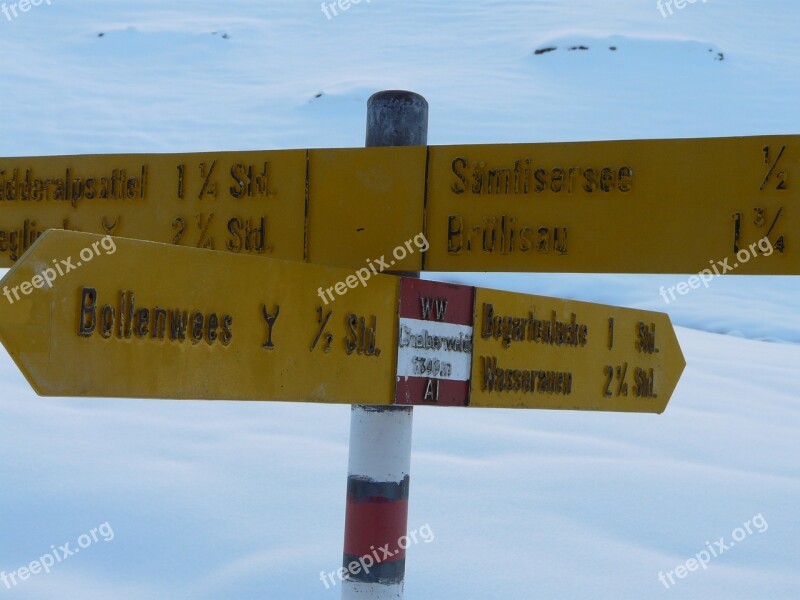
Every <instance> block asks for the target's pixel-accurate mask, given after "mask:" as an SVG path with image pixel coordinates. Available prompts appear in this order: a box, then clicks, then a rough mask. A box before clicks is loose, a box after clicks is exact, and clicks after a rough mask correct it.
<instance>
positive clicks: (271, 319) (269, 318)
mask: <svg viewBox="0 0 800 600" xmlns="http://www.w3.org/2000/svg"><path fill="white" fill-rule="evenodd" d="M261 312H262V313H263V315H264V320H265V321H266V322H267V341H266V342H264V343H263V344H261V347H262V348H266V349H268V350H272V349H273V348H274V347H275V344H274V343H273V342H272V328H273V326H274V325H275V321H277V320H278V315H279V314H280V312H281V307H280V305H278V304H276V305H275V314H274V315H271V314H269V313H268V312H267V305H266V304H262V305H261ZM312 349H313V348H312Z"/></svg>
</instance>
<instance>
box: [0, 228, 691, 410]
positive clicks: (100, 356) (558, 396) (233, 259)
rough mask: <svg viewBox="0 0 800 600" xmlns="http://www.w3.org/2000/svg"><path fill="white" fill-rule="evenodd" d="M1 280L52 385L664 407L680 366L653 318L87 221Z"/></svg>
mask: <svg viewBox="0 0 800 600" xmlns="http://www.w3.org/2000/svg"><path fill="white" fill-rule="evenodd" d="M87 259H88V260H87ZM56 265H61V266H60V267H59V268H60V271H61V273H62V274H58V275H56V274H55V273H57V271H56ZM66 265H69V267H67V266H66ZM337 282H345V283H344V285H346V286H347V287H348V291H347V293H346V294H345V295H343V296H340V297H338V298H337V299H336V300H335V302H333V303H328V304H325V303H323V302H322V301H321V300H320V296H319V293H318V292H319V289H320V288H323V289H324V288H327V287H328V286H330V285H333V284H335V283H337ZM0 290H2V293H3V295H4V297H3V298H0V302H2V304H3V309H2V311H0V341H2V343H3V345H4V346H5V347H6V349H7V350H8V352H9V354H10V355H11V356H12V358H13V359H14V361H15V362H16V363H17V365H18V366H19V368H20V369H21V370H22V372H23V373H24V374H25V376H26V377H27V378H28V380H29V381H30V383H31V385H32V386H33V388H34V389H35V390H36V391H37V393H39V394H41V395H49V396H101V397H135V398H197V399H210V400H213V399H219V400H285V401H309V400H310V401H316V402H331V403H347V404H356V403H358V404H371V405H390V404H402V405H430V406H445V405H446V406H469V407H492V408H558V409H574V410H608V411H631V412H651V413H660V412H662V411H663V410H664V408H665V407H666V404H667V401H668V400H669V397H670V395H671V393H672V390H673V389H674V387H675V385H676V383H677V381H678V378H679V376H680V374H681V372H682V370H683V367H684V360H683V356H682V354H681V351H680V348H679V346H678V343H677V340H676V338H675V334H674V331H673V329H672V327H671V324H670V322H669V318H668V317H667V315H664V314H660V313H653V312H649V311H641V310H633V309H626V308H615V307H610V306H602V305H597V304H588V303H584V302H575V301H569V300H559V299H555V298H544V297H539V296H527V295H524V294H516V293H511V292H501V291H496V290H487V289H482V288H472V287H468V286H456V285H451V284H440V283H435V282H430V281H419V280H414V279H405V278H400V277H394V276H388V275H385V276H375V277H373V278H372V279H370V280H369V282H368V284H367V285H366V286H362V285H361V284H360V282H359V281H358V280H357V278H356V277H355V276H354V274H353V272H351V271H347V270H343V269H334V268H330V267H322V266H318V265H303V264H299V263H292V262H287V261H277V260H266V261H265V260H260V259H258V258H255V257H247V256H234V255H230V254H223V253H220V252H210V251H205V250H199V249H193V248H180V247H175V246H170V245H165V244H158V243H153V242H146V241H141V240H129V239H125V238H110V237H101V236H98V235H94V234H87V233H77V232H67V231H60V230H50V231H48V232H46V233H45V234H44V235H42V236H41V237H40V238H39V239H38V240H37V241H36V242H35V244H34V245H33V246H32V247H31V248H30V250H29V252H28V253H27V254H26V255H25V256H24V257H23V258H22V259H21V260H20V261H19V262H18V263H17V264H16V265H15V266H14V267H13V268H12V269H11V270H10V271H9V272H8V274H7V275H6V276H5V277H4V278H3V280H2V281H0Z"/></svg>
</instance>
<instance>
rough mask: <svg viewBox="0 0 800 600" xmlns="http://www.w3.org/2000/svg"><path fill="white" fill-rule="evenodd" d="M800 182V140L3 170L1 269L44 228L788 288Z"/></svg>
mask: <svg viewBox="0 0 800 600" xmlns="http://www.w3.org/2000/svg"><path fill="white" fill-rule="evenodd" d="M798 173H800V136H758V137H739V138H712V139H677V140H635V141H613V142H574V143H546V144H492V145H472V146H430V147H427V148H426V147H425V146H424V145H418V146H413V147H400V146H395V147H390V148H351V149H321V150H278V151H262V152H223V153H204V154H174V155H170V154H150V155H147V154H143V155H107V156H62V157H45V158H0V266H10V265H11V264H13V263H14V261H15V260H17V259H18V258H19V256H21V255H22V252H23V251H24V250H25V249H26V248H27V247H29V246H30V245H31V243H32V241H33V240H34V239H35V238H36V237H37V236H38V235H40V234H41V232H42V231H44V230H45V229H47V228H49V227H56V228H63V229H77V230H83V231H87V232H94V233H99V234H111V235H118V236H124V237H132V238H138V239H147V240H152V241H158V242H164V243H174V244H178V245H185V246H193V247H200V248H207V249H214V250H224V251H228V252H233V253H238V254H252V255H258V256H265V257H271V258H281V259H286V260H295V261H305V262H311V263H317V264H325V265H329V266H340V267H347V268H351V269H355V268H358V267H361V266H363V264H364V261H365V260H366V259H368V258H375V257H378V256H380V255H382V254H384V253H386V252H387V247H388V248H391V247H393V246H395V245H396V244H398V243H402V242H403V241H404V240H407V239H409V238H411V237H413V236H415V235H417V234H419V233H420V232H424V233H425V234H426V235H427V237H428V239H429V240H430V243H431V247H430V250H428V251H427V252H426V253H424V254H416V255H412V256H408V257H407V258H406V259H405V260H403V261H402V262H401V263H399V264H398V265H396V266H395V267H394V268H395V269H396V270H402V271H409V272H414V271H421V270H429V271H520V272H613V273H698V272H700V271H702V270H703V269H707V268H709V266H710V265H711V266H714V265H716V264H717V261H723V260H725V259H727V260H728V264H729V266H730V267H731V268H730V270H729V271H727V272H729V273H733V274H751V275H752V274H770V275H792V274H793V275H797V274H800V251H798V250H796V248H795V245H794V244H793V243H792V235H793V233H792V232H794V231H796V230H797V229H798V228H799V227H800V211H798V210H797V209H796V205H797V202H798V201H799V200H800V197H798V193H800V192H798V190H800V187H797V185H796V181H795V178H797V177H798ZM760 240H765V241H763V242H762V243H761V244H760V245H759V243H758V242H759V241H760ZM734 264H736V266H735V267H734V266H733V265H734Z"/></svg>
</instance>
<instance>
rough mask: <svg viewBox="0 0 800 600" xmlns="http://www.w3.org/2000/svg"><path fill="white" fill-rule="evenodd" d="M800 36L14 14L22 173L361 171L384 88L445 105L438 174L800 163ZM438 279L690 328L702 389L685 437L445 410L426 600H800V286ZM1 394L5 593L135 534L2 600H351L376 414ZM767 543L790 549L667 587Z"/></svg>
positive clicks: (139, 7) (524, 17) (531, 8)
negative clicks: (37, 568)
mask: <svg viewBox="0 0 800 600" xmlns="http://www.w3.org/2000/svg"><path fill="white" fill-rule="evenodd" d="M799 25H800V5H799V4H797V2H793V1H790V0H783V1H781V0H771V1H762V2H758V3H756V2H746V1H744V0H742V1H723V0H717V1H709V2H696V3H693V4H687V5H686V6H685V7H684V8H683V9H680V10H676V11H675V12H674V14H673V15H671V16H667V17H662V16H661V14H660V12H659V10H658V9H657V8H656V3H655V1H654V0H653V1H644V2H643V1H638V0H637V1H633V0H615V1H613V2H592V1H590V0H575V1H571V2H565V1H556V0H527V1H524V2H499V1H484V2H475V1H471V0H469V1H468V0H465V1H463V2H459V3H445V2H434V1H432V0H428V1H419V2H415V1H412V0H403V1H400V0H394V1H392V0H372V2H369V3H367V2H362V3H361V4H358V5H353V6H351V8H350V9H349V10H347V11H345V12H343V13H341V14H339V15H338V16H336V17H333V18H331V19H327V18H326V17H325V15H324V14H323V12H322V11H321V9H320V4H319V2H315V1H309V2H306V1H305V0H303V1H293V2H266V1H263V0H261V1H258V2H254V1H246V0H233V1H231V2H227V3H224V4H221V3H211V2H206V1H196V2H172V3H163V2H153V1H139V2H135V3H134V2H105V3H101V2H97V1H93V2H77V1H72V2H68V1H67V0H52V2H51V3H50V4H49V5H48V4H47V3H43V4H41V5H39V6H36V7H32V8H31V9H30V11H28V12H26V13H20V14H19V16H18V17H15V18H12V19H11V20H7V19H6V18H5V17H4V16H3V15H2V13H0V73H2V77H3V82H4V85H3V93H2V94H0V114H2V121H0V123H2V132H3V133H2V135H0V155H2V156H21V155H41V154H63V153H99V152H160V151H163V152H178V151H201V150H235V149H254V148H263V149H268V148H304V147H332V146H360V145H362V144H363V136H364V113H365V102H366V99H367V97H368V96H369V95H370V94H371V93H372V92H374V91H376V90H379V89H386V88H408V89H413V90H415V91H417V92H420V93H422V94H423V95H425V96H426V98H427V99H428V101H429V103H430V105H431V115H430V116H431V122H430V137H429V140H430V142H431V143H433V144H445V143H447V144H450V143H482V142H491V143H494V142H531V141H560V140H563V141H567V140H583V139H634V138H648V137H661V138H666V137H701V136H729V135H751V134H752V135H754V134H789V133H791V134H796V133H800V113H798V111H797V98H798V95H800V38H798V36H797V29H798V26H799ZM100 34H102V36H101V35H100ZM574 46H578V47H580V46H585V47H586V48H588V49H587V50H580V49H578V50H569V48H570V47H574ZM612 46H613V47H615V48H616V49H615V50H611V49H610V48H611V47H612ZM549 47H555V48H556V50H554V51H551V52H546V53H542V54H535V51H536V50H537V49H543V48H549ZM719 58H722V60H719ZM320 93H321V95H319V94H320ZM317 96H318V97H317ZM432 277H433V278H439V279H448V280H452V281H460V282H468V283H472V284H479V285H483V286H486V287H496V288H504V289H512V290H518V291H525V292H531V293H539V294H547V295H554V296H562V297H574V298H578V299H586V300H592V301H599V302H604V303H610V304H619V305H625V306H634V307H641V308H649V309H655V310H662V311H667V312H669V313H670V315H671V317H672V320H673V322H674V323H676V324H677V325H680V326H681V327H679V328H678V336H679V340H680V342H681V345H682V347H683V350H684V354H685V356H686V360H687V365H688V366H687V369H686V371H685V373H684V376H683V378H682V380H681V383H680V384H679V386H678V388H677V390H676V392H675V395H674V396H673V399H672V401H671V402H670V405H669V407H668V409H667V411H666V412H665V413H664V414H663V415H661V416H657V417H656V416H651V415H617V414H584V413H567V412H544V411H499V410H483V411H477V410H470V411H458V410H447V409H433V408H431V409H418V410H417V411H416V417H415V439H414V455H413V465H412V471H413V475H412V492H411V512H410V517H409V527H410V528H412V529H413V528H418V527H420V526H422V525H424V524H428V525H429V526H430V528H431V529H432V530H433V532H435V540H434V541H433V542H432V543H430V544H418V545H416V546H413V547H412V548H411V549H410V550H409V559H408V567H407V579H406V589H407V594H406V596H407V598H470V599H472V598H477V599H484V598H487V599H491V598H504V599H507V598H530V597H540V598H554V599H561V598H576V597H582V598H615V599H616V598H630V599H632V600H633V599H636V600H638V599H641V598H658V597H661V596H662V595H663V596H664V597H671V598H681V599H683V598H686V599H694V598H698V599H699V598H709V597H711V598H736V599H750V598H770V599H781V600H783V599H786V600H788V599H796V598H798V597H800V569H798V567H800V559H799V558H798V555H797V541H796V540H797V539H798V537H800V459H799V458H798V455H799V454H800V453H799V452H798V450H800V442H798V439H800V435H799V434H800V408H799V407H800V392H798V390H800V369H799V368H798V365H800V318H798V316H797V315H798V308H799V307H800V300H798V297H799V294H800V282H798V278H797V277H791V278H765V277H761V278H755V277H728V278H723V279H721V280H716V281H714V282H713V284H712V287H711V288H710V289H708V290H705V289H700V290H694V291H693V292H692V293H691V294H690V295H688V296H685V297H681V298H680V299H679V300H678V301H677V302H675V303H672V304H670V305H666V304H664V302H663V300H662V299H661V297H660V296H659V295H658V290H659V287H660V286H662V285H664V286H669V285H674V284H675V282H676V281H678V280H680V279H681V278H680V277H669V276H614V275H593V276H578V275H547V276H542V275H508V274H503V275H486V274H474V275H467V274H459V275H452V274H442V275H432ZM720 334H731V335H720ZM743 338H744V339H743ZM746 338H749V339H746ZM763 340H771V342H767V341H763ZM775 342H780V343H775ZM78 368H79V367H78ZM0 373H1V374H2V382H3V383H2V387H0V390H1V391H0V482H2V486H1V487H0V490H1V491H0V571H6V572H10V571H12V570H16V569H18V568H19V567H22V566H24V565H26V564H28V563H29V562H30V561H32V560H34V559H36V558H38V557H39V556H41V555H42V554H44V553H46V552H48V551H49V550H50V548H51V544H52V545H55V546H58V545H61V544H64V543H66V542H71V543H72V546H74V545H75V540H76V539H77V538H78V536H80V535H81V534H84V533H87V532H88V531H89V530H90V529H91V528H93V527H97V526H99V525H100V524H102V523H105V522H108V523H109V524H110V525H111V526H113V532H114V537H113V540H110V541H109V542H104V541H102V538H101V540H100V541H98V542H97V543H95V544H94V545H92V546H90V547H88V548H87V549H85V550H84V551H83V553H82V554H80V555H76V556H73V557H70V558H69V560H68V561H65V562H63V563H60V564H58V565H56V566H55V567H54V569H53V571H52V572H51V573H50V574H39V575H36V576H34V577H33V578H31V579H29V580H27V581H24V582H21V583H20V584H19V585H17V586H15V587H13V589H11V590H7V589H5V586H4V585H3V584H2V582H0V596H1V595H2V594H7V595H8V597H9V598H11V597H16V598H24V599H36V600H49V599H51V598H52V599H55V598H85V599H88V600H94V599H103V600H106V599H114V600H116V599H128V598H130V599H134V598H135V599H141V598H158V599H161V598H164V599H167V598H170V599H171V598H187V599H193V600H194V599H198V600H199V599H207V598H208V599H212V598H214V599H216V598H234V597H235V598H242V599H247V598H280V599H293V598H298V599H300V598H303V599H306V598H333V597H337V596H338V590H334V591H331V590H326V589H325V587H324V586H323V585H322V583H321V582H320V580H319V572H320V571H322V570H325V571H333V570H334V569H336V568H337V567H338V566H339V564H338V563H339V560H340V556H341V546H342V526H343V515H344V491H345V475H346V464H347V441H348V426H349V408H348V407H344V406H336V407H331V406H320V405H290V404H282V403H261V404H244V403H216V404H215V403H205V402H165V401H122V400H106V399H96V400H94V399H92V400H86V399H82V400H78V399H42V398H38V397H36V396H35V395H34V394H33V392H32V391H31V390H30V388H29V387H28V385H27V383H26V382H25V381H24V380H23V378H22V377H21V375H20V374H19V373H18V372H17V370H16V368H15V367H14V365H13V364H12V363H11V361H10V359H9V358H8V357H7V355H5V353H3V354H2V359H0ZM759 514H760V515H761V516H762V517H763V519H764V521H765V522H766V523H768V528H766V530H765V531H764V532H763V533H758V532H757V531H755V532H754V533H753V534H752V535H748V536H747V537H746V538H745V539H744V540H743V541H741V542H740V543H737V545H736V546H735V547H733V548H731V549H730V550H729V551H727V552H725V553H724V554H723V555H721V556H719V557H718V558H715V559H713V560H712V561H711V562H710V564H709V568H708V570H707V571H706V570H701V571H698V572H692V573H690V574H689V575H688V576H687V577H686V578H685V579H682V580H678V581H677V583H676V585H674V586H672V587H671V589H669V590H667V589H665V587H664V585H662V583H660V582H659V580H658V573H659V571H665V572H666V571H670V570H674V569H675V567H676V566H677V565H679V564H681V563H683V564H685V562H686V560H687V559H690V558H692V557H693V556H694V555H696V554H697V553H698V552H700V551H702V550H703V549H704V548H706V543H707V542H712V541H713V540H718V539H719V538H720V537H725V538H728V539H730V537H731V534H732V532H733V531H734V530H735V529H736V528H737V527H740V526H742V525H743V524H744V522H745V521H747V520H751V521H752V520H753V517H754V516H756V515H759Z"/></svg>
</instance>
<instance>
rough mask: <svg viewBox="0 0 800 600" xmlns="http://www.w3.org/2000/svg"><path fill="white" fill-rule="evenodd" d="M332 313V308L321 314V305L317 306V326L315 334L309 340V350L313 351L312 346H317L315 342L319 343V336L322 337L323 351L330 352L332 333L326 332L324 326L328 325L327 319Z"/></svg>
mask: <svg viewBox="0 0 800 600" xmlns="http://www.w3.org/2000/svg"><path fill="white" fill-rule="evenodd" d="M332 314H333V311H332V310H329V311H328V312H327V313H325V314H324V315H323V310H322V307H321V306H318V307H317V324H318V325H319V328H318V329H317V335H316V336H315V337H314V340H313V341H312V342H311V347H310V348H309V351H310V352H313V351H314V348H316V347H317V343H319V340H320V338H323V339H324V342H323V346H322V348H323V352H326V353H327V352H330V351H331V343H332V342H333V334H332V333H329V332H326V331H325V328H326V327H327V325H328V321H329V320H330V318H331V315H332ZM323 334H324V335H323Z"/></svg>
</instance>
